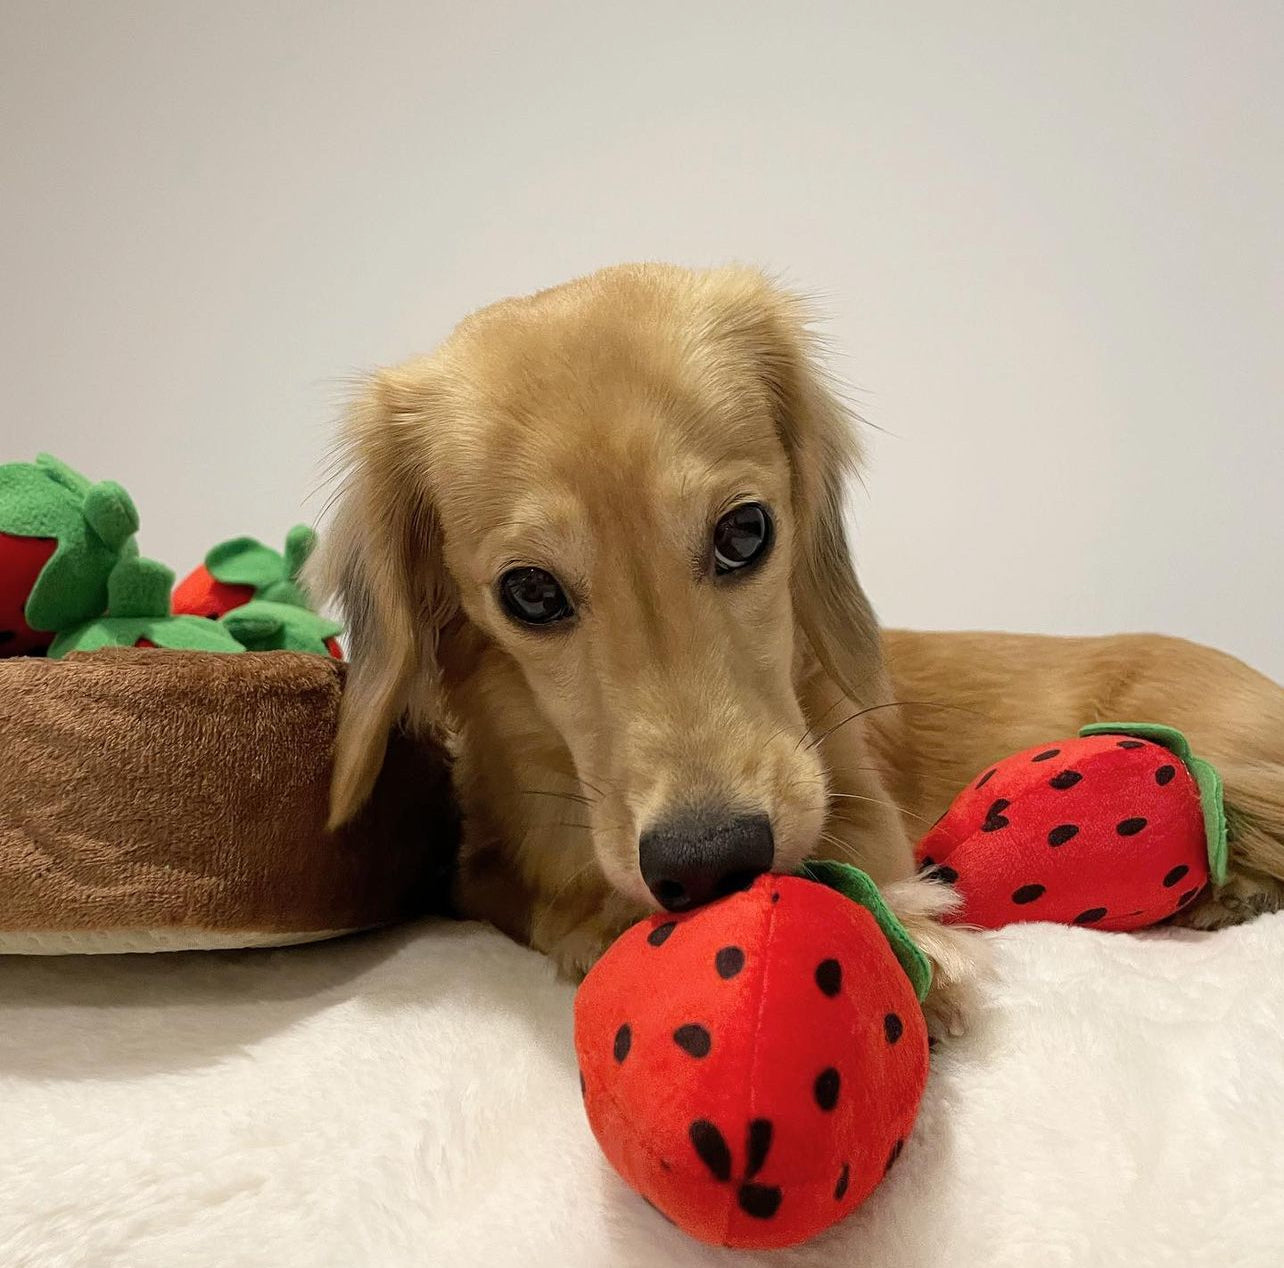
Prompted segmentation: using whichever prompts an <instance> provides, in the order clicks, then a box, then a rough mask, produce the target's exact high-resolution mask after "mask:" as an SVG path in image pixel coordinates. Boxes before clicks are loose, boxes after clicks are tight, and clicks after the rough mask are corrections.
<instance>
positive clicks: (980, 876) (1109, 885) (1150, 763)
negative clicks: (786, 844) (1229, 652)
mask: <svg viewBox="0 0 1284 1268" xmlns="http://www.w3.org/2000/svg"><path fill="white" fill-rule="evenodd" d="M917 853H918V858H919V865H920V867H922V868H925V869H932V870H933V871H934V874H935V875H936V877H937V878H939V879H941V880H944V881H947V882H948V883H950V884H951V885H953V886H954V887H955V889H957V890H958V892H959V893H960V894H961V895H962V897H963V905H962V906H961V907H960V908H959V909H958V910H957V911H955V912H954V913H953V915H952V916H951V917H950V919H953V920H955V921H957V922H961V923H966V924H972V925H980V926H981V927H982V928H987V929H997V928H999V927H1001V926H1003V925H1008V924H1013V923H1015V922H1017V921H1028V920H1045V921H1054V922H1057V923H1061V924H1075V925H1091V926H1092V927H1094V928H1097V929H1113V930H1126V929H1139V928H1141V927H1143V926H1144V925H1151V924H1154V923H1156V922H1157V921H1160V920H1164V919H1166V918H1167V917H1169V916H1172V915H1173V914H1175V913H1176V912H1178V911H1181V910H1182V909H1183V908H1185V907H1188V906H1189V905H1190V904H1191V903H1192V902H1194V900H1195V899H1196V898H1197V897H1198V895H1199V893H1200V891H1201V890H1202V889H1203V888H1204V886H1205V885H1207V884H1208V882H1209V880H1210V878H1211V879H1212V880H1213V881H1215V882H1217V883H1219V884H1220V883H1221V882H1222V881H1224V880H1225V879H1226V815H1225V809H1224V807H1223V804H1222V786H1221V780H1220V778H1219V777H1218V775H1217V772H1216V771H1215V770H1214V769H1213V768H1212V767H1211V766H1210V765H1209V764H1208V763H1207V762H1203V761H1200V760H1199V758H1197V757H1195V756H1194V755H1193V754H1192V753H1191V751H1190V745H1189V744H1188V743H1187V742H1186V739H1185V737H1184V736H1183V735H1182V734H1181V733H1180V732H1179V731H1174V730H1173V729H1172V728H1171V727H1165V726H1157V725H1153V724H1150V723H1121V724H1114V723H1101V724H1097V725H1093V726H1088V727H1084V729H1083V730H1082V731H1081V732H1080V734H1079V736H1078V738H1076V739H1069V740H1056V741H1054V742H1053V743H1050V744H1040V745H1038V746H1036V747H1035V748H1031V749H1026V750H1025V751H1024V752H1022V753H1016V754H1014V755H1013V756H1012V757H1008V758H1005V759H1004V760H1003V761H1001V762H999V763H998V764H997V765H995V766H991V767H989V768H987V769H986V770H985V771H983V772H980V773H979V774H978V775H977V777H976V778H975V779H974V780H973V781H972V782H971V783H970V784H969V785H968V787H967V788H966V789H964V790H963V792H961V793H960V794H959V796H958V797H957V798H956V799H955V801H954V804H953V805H951V806H950V808H949V809H948V810H947V811H946V812H945V814H944V815H943V816H942V817H941V819H940V821H939V822H938V823H937V824H936V825H935V826H934V827H933V828H932V830H931V831H930V832H928V834H927V835H926V836H925V837H924V838H923V840H922V841H921V842H920V843H919V846H918V851H917Z"/></svg>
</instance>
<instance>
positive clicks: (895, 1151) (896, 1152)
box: [883, 1137, 905, 1175]
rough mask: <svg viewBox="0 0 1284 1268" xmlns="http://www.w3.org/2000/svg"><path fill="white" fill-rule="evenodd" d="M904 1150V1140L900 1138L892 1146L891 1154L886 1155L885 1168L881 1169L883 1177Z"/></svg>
mask: <svg viewBox="0 0 1284 1268" xmlns="http://www.w3.org/2000/svg"><path fill="white" fill-rule="evenodd" d="M904 1148H905V1138H904V1137H902V1138H901V1139H900V1140H898V1141H897V1142H896V1143H895V1144H894V1145H893V1146H892V1151H891V1153H889V1154H888V1155H887V1166H885V1167H884V1168H883V1174H884V1175H886V1174H887V1173H888V1172H889V1171H890V1170H891V1169H892V1168H893V1167H894V1166H895V1165H896V1159H897V1158H899V1157H900V1156H901V1150H902V1149H904Z"/></svg>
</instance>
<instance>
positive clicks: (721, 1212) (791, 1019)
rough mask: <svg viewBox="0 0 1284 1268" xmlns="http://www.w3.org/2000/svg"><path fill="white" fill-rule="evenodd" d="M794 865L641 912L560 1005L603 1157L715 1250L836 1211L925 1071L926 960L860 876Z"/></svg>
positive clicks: (865, 1178) (831, 1219) (784, 1236)
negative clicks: (687, 907) (705, 901)
mask: <svg viewBox="0 0 1284 1268" xmlns="http://www.w3.org/2000/svg"><path fill="white" fill-rule="evenodd" d="M807 871H808V874H809V875H810V876H811V877H814V878H816V879H803V878H802V877H793V876H775V875H771V876H762V877H759V878H758V880H757V881H755V882H754V884H753V885H752V886H751V887H750V888H749V889H747V890H745V891H744V892H742V893H737V894H732V895H731V896H729V897H727V898H724V899H721V900H720V901H718V902H716V903H714V904H711V905H710V906H707V907H701V908H698V909H696V910H694V911H691V912H686V913H683V914H681V915H667V914H660V915H655V916H652V917H650V918H649V919H646V920H643V921H642V922H640V923H639V924H636V925H634V926H633V927H632V928H631V929H629V930H628V931H627V932H626V933H624V934H623V935H622V936H621V937H620V938H619V939H618V940H617V941H616V942H615V943H614V944H613V945H612V946H611V947H610V948H609V949H608V950H607V952H606V954H605V955H604V956H603V957H602V959H601V960H600V961H599V962H598V963H597V964H596V965H595V966H594V968H593V969H592V971H591V972H590V973H589V975H588V976H587V977H586V978H585V979H584V983H583V985H581V987H580V989H579V993H578V994H577V996H576V999H575V1047H576V1052H577V1053H578V1056H579V1065H580V1078H581V1087H582V1090H583V1094H584V1104H585V1108H586V1110H587V1113H588V1119H589V1124H590V1126H591V1127H592V1129H593V1132H594V1135H595V1136H596V1137H597V1140H598V1143H599V1144H600V1145H601V1147H602V1150H603V1152H604V1153H605V1154H606V1156H607V1158H608V1159H609V1160H610V1162H611V1163H612V1165H613V1166H614V1167H615V1169H616V1170H617V1171H618V1172H619V1173H620V1175H621V1176H623V1177H624V1179H625V1180H626V1181H627V1182H628V1183H629V1184H630V1185H631V1186H632V1187H633V1188H634V1189H636V1190H637V1191H638V1192H639V1193H640V1194H642V1196H643V1197H645V1198H646V1200H647V1201H648V1202H650V1203H651V1204H652V1205H653V1206H655V1207H656V1208H657V1209H658V1210H659V1211H660V1212H661V1213H662V1214H664V1215H665V1216H667V1217H668V1218H669V1219H670V1220H672V1221H673V1223H675V1224H677V1225H678V1226H679V1227H680V1228H682V1229H684V1230H685V1231H686V1232H687V1233H689V1234H691V1236H693V1237H696V1238H698V1239H700V1240H701V1241H704V1242H709V1243H711V1244H713V1245H720V1246H733V1247H740V1248H771V1247H780V1246H789V1245H792V1244H794V1243H795V1242H800V1241H803V1240H804V1239H806V1238H808V1237H811V1236H813V1235H814V1234H816V1233H819V1232H820V1231H821V1230H822V1229H825V1228H827V1227H829V1225H831V1224H833V1223H835V1222H836V1221H838V1220H840V1219H842V1218H843V1217H844V1216H846V1215H848V1214H850V1213H851V1212H852V1210H854V1209H855V1208H856V1207H857V1206H858V1205H859V1204H860V1203H861V1202H862V1201H863V1200H864V1199H865V1197H866V1196H867V1195H868V1194H869V1193H870V1191H871V1190H872V1189H873V1188H874V1186H875V1185H877V1184H878V1182H879V1181H880V1180H881V1179H882V1177H883V1175H884V1174H885V1173H886V1172H887V1170H888V1169H889V1168H890V1167H891V1166H892V1164H893V1163H894V1162H895V1161H896V1159H897V1157H898V1156H899V1155H900V1152H901V1149H902V1148H903V1146H904V1144H905V1140H906V1138H907V1137H908V1135H909V1133H910V1129H911V1128H912V1127H913V1124H914V1119H915V1116H916V1114H917V1112H918V1104H919V1099H920V1097H921V1096H922V1092H923V1086H924V1083H925V1081H926V1078H927V1056H928V1054H927V1031H926V1027H925V1025H924V1021H923V1014H922V1011H921V1009H920V1007H919V999H920V998H922V996H923V995H924V994H925V993H926V990H927V987H928V984H929V982H930V980H931V973H930V969H929V967H928V963H927V960H926V959H925V957H924V956H923V955H922V953H921V952H920V951H919V950H918V948H917V947H915V946H914V944H913V943H912V942H911V941H910V939H909V937H908V935H907V934H906V933H905V930H904V929H903V928H902V927H901V925H900V924H899V923H898V922H897V920H896V918H895V917H894V916H893V915H892V914H891V913H890V912H889V911H888V910H887V908H886V907H885V906H884V904H883V902H882V900H881V899H880V898H879V896H878V891H877V889H876V888H875V887H874V885H873V883H872V882H871V881H870V880H869V878H868V877H867V876H865V875H864V873H862V872H858V871H856V869H855V868H851V867H848V866H846V865H845V864H840V863H814V864H809V865H808V869H807ZM818 881H824V882H825V883H818ZM831 886H832V887H831ZM840 890H841V891H842V892H839V891H840Z"/></svg>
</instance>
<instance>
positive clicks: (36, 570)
mask: <svg viewBox="0 0 1284 1268" xmlns="http://www.w3.org/2000/svg"><path fill="white" fill-rule="evenodd" d="M57 548H58V540H57V538H54V537H17V536H15V535H13V534H11V533H0V656H26V655H28V654H29V653H31V652H40V651H43V650H44V649H45V648H46V647H48V646H49V644H50V643H51V642H53V634H52V633H51V632H49V631H47V630H33V629H32V628H31V626H30V625H28V624H27V612H26V603H27V598H28V596H29V595H30V594H31V592H32V590H34V589H35V586H36V581H37V579H38V578H39V576H40V574H41V572H42V571H43V570H44V566H45V564H47V563H48V562H49V560H50V558H51V557H52V555H53V553H54V551H55V550H57Z"/></svg>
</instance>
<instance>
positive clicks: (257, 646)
mask: <svg viewBox="0 0 1284 1268" xmlns="http://www.w3.org/2000/svg"><path fill="white" fill-rule="evenodd" d="M219 624H220V625H223V626H224V627H225V628H226V629H227V630H228V632H229V633H230V634H231V635H232V636H233V637H234V638H235V639H236V640H237V641H238V642H239V643H240V644H241V645H242V646H243V647H245V648H246V649H247V650H249V651H252V652H277V651H290V652H315V653H316V654H317V655H319V656H328V655H329V650H328V649H327V648H326V645H325V641H326V639H328V638H334V637H335V636H336V635H337V634H339V633H340V631H341V630H342V629H343V626H341V625H340V624H339V623H338V622H337V621H331V620H328V619H327V618H326V617H323V616H318V615H317V614H316V613H315V612H309V611H308V609H307V608H301V607H297V606H296V605H294V604H292V603H273V602H272V601H271V600H268V599H251V600H250V602H249V603H243V604H242V605H241V606H240V607H239V608H233V609H232V610H231V611H230V612H226V613H224V614H223V616H222V617H221V618H220V619H219Z"/></svg>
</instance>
